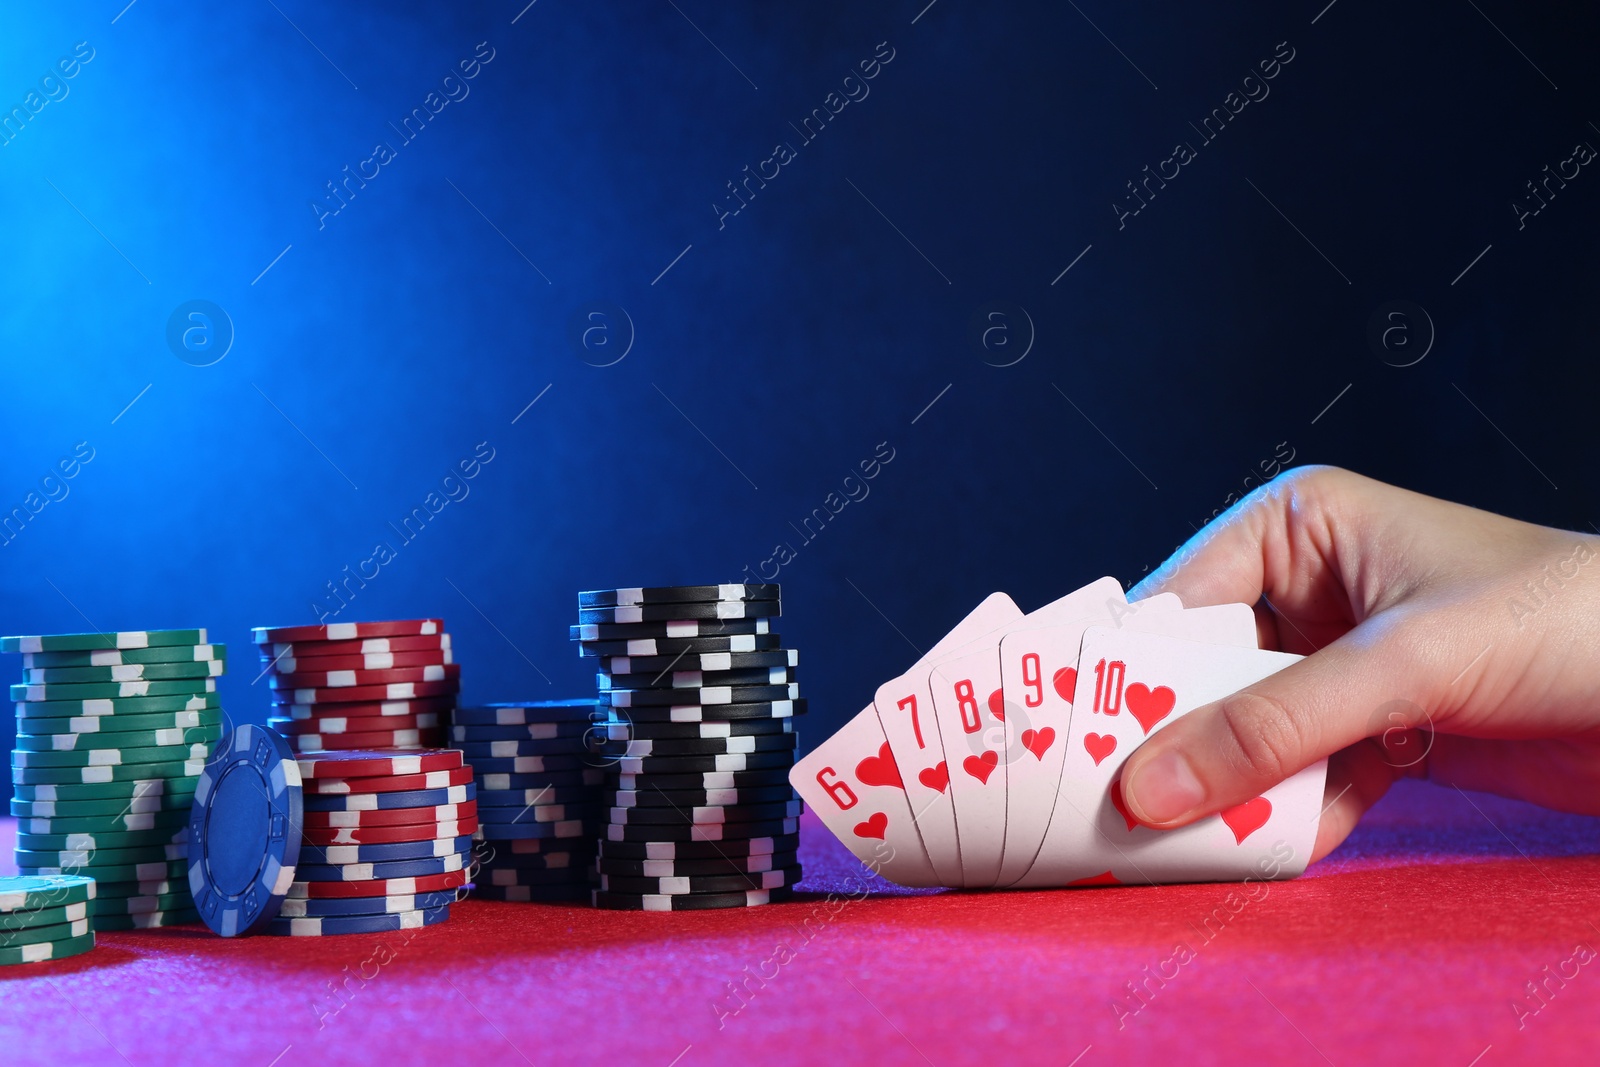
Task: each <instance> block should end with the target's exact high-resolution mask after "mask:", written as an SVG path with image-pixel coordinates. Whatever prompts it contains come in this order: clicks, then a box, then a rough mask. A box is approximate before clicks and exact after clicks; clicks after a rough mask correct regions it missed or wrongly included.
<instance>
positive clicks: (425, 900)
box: [278, 889, 466, 921]
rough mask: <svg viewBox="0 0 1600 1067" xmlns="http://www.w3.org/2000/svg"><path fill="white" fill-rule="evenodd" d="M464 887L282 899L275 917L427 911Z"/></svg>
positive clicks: (455, 896) (442, 904)
mask: <svg viewBox="0 0 1600 1067" xmlns="http://www.w3.org/2000/svg"><path fill="white" fill-rule="evenodd" d="M465 893H466V890H464V889H461V890H455V889H446V890H440V891H439V892H435V893H409V894H401V895H396V896H388V897H318V898H313V899H310V900H300V899H291V900H286V901H284V902H283V910H282V911H280V912H278V920H279V921H282V920H284V919H321V918H326V917H328V916H330V915H393V914H395V913H397V912H402V911H431V910H433V909H434V908H443V907H446V906H448V905H450V904H454V903H455V902H456V901H457V900H458V899H459V898H460V897H461V896H463V895H465Z"/></svg>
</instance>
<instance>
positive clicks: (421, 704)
mask: <svg viewBox="0 0 1600 1067" xmlns="http://www.w3.org/2000/svg"><path fill="white" fill-rule="evenodd" d="M455 706H456V698H455V694H454V693H452V694H450V695H449V696H439V697H417V698H416V699H414V700H345V701H337V702H332V703H322V704H274V705H273V706H272V710H273V711H274V712H276V713H277V717H279V718H286V719H320V718H322V717H323V716H327V717H328V718H341V719H347V720H348V719H371V720H373V723H372V725H371V726H370V727H367V729H372V730H379V729H382V728H383V727H382V723H383V721H384V720H385V719H388V718H390V717H394V716H406V715H443V714H445V713H447V712H449V711H450V710H451V709H453V708H454V707H455Z"/></svg>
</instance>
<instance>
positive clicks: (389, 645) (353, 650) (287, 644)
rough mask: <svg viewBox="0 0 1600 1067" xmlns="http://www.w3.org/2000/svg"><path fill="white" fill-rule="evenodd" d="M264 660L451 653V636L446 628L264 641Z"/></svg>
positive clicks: (262, 649)
mask: <svg viewBox="0 0 1600 1067" xmlns="http://www.w3.org/2000/svg"><path fill="white" fill-rule="evenodd" d="M256 648H257V650H258V651H259V652H260V653H261V657H262V659H276V658H277V657H279V656H284V657H287V658H288V659H321V658H324V657H327V656H374V655H387V654H396V653H404V652H437V651H445V652H448V651H449V649H450V635H449V634H447V633H444V632H443V631H441V632H439V633H436V634H425V635H419V636H416V637H364V638H355V639H353V640H348V641H318V640H313V641H279V642H270V643H267V644H261V643H260V642H257V645H256Z"/></svg>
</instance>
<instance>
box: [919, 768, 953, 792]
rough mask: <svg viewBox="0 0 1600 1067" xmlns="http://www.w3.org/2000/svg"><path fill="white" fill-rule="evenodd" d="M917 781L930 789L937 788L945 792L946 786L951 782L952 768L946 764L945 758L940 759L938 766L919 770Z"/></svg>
mask: <svg viewBox="0 0 1600 1067" xmlns="http://www.w3.org/2000/svg"><path fill="white" fill-rule="evenodd" d="M917 781H919V782H921V783H922V784H923V785H925V786H927V787H928V788H929V789H937V790H938V791H939V792H941V793H943V792H944V787H945V786H947V785H949V784H950V768H949V767H948V766H947V765H946V764H945V762H944V760H940V761H939V764H938V766H936V767H929V768H927V769H926V770H923V771H918V772H917Z"/></svg>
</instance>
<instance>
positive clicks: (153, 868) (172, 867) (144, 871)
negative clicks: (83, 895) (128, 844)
mask: <svg viewBox="0 0 1600 1067" xmlns="http://www.w3.org/2000/svg"><path fill="white" fill-rule="evenodd" d="M17 869H18V870H20V871H21V872H22V873H23V874H35V875H58V874H70V875H84V876H87V877H90V878H93V879H95V880H97V881H105V882H165V881H171V880H172V879H174V878H178V879H181V878H182V877H183V876H184V875H185V874H187V873H188V871H189V861H188V860H152V861H150V862H148V863H139V864H126V865H116V866H110V867H107V866H99V867H90V866H87V865H85V864H81V863H74V864H67V865H58V866H40V865H36V864H32V863H24V862H22V860H21V859H20V858H19V859H18V860H17Z"/></svg>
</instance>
